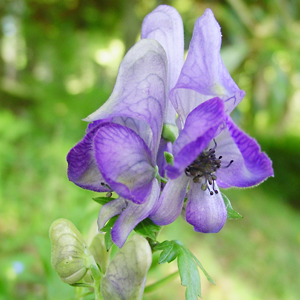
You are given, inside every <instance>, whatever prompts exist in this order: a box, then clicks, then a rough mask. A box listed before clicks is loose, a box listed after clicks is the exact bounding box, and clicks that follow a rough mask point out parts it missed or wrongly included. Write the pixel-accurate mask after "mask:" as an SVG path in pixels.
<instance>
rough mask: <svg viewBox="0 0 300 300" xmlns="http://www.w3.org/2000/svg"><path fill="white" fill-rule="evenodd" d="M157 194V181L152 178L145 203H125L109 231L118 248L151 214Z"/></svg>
mask: <svg viewBox="0 0 300 300" xmlns="http://www.w3.org/2000/svg"><path fill="white" fill-rule="evenodd" d="M159 192H160V187H159V184H158V181H157V179H156V178H154V179H153V180H152V182H151V193H150V194H149V195H148V197H147V199H146V201H145V203H143V204H136V203H133V202H131V201H127V204H128V205H127V207H126V208H125V209H124V210H123V211H122V213H121V214H120V216H119V218H118V219H117V221H116V223H115V225H114V227H113V229H112V231H111V237H112V240H113V242H114V243H115V244H116V245H117V246H118V247H122V246H123V244H124V243H125V241H126V239H127V237H128V235H129V234H130V232H131V231H132V230H133V229H134V227H135V226H136V225H137V224H138V223H140V222H141V221H142V220H144V219H146V218H147V217H148V216H149V214H150V213H151V212H152V210H153V208H154V207H155V205H156V203H157V201H158V197H159Z"/></svg>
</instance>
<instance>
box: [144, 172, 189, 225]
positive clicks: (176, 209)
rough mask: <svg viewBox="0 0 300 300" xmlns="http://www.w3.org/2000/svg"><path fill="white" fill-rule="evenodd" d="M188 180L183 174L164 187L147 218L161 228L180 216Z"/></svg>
mask: <svg viewBox="0 0 300 300" xmlns="http://www.w3.org/2000/svg"><path fill="white" fill-rule="evenodd" d="M189 181H190V180H189V178H188V177H187V176H186V175H185V174H184V173H183V174H181V176H180V177H178V178H177V179H175V180H169V181H168V182H167V184H166V185H165V187H164V189H163V191H162V193H161V195H160V198H159V201H158V203H157V206H156V207H155V209H154V210H153V212H152V213H151V214H150V216H149V218H150V219H151V220H152V221H153V222H154V223H155V224H157V225H160V226H163V225H167V224H170V223H172V222H174V221H175V220H176V219H177V217H178V216H179V215H180V213H181V210H182V206H183V202H184V198H185V195H186V189H187V186H188V183H189Z"/></svg>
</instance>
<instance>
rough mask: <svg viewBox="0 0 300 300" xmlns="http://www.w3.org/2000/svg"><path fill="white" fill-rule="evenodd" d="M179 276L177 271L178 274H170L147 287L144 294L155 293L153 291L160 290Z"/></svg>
mask: <svg viewBox="0 0 300 300" xmlns="http://www.w3.org/2000/svg"><path fill="white" fill-rule="evenodd" d="M178 274H179V271H176V272H174V273H172V274H170V275H169V276H167V277H165V278H163V279H161V280H159V281H157V282H155V283H153V284H151V285H148V286H146V287H145V291H144V293H145V294H146V293H150V292H153V291H155V290H157V289H159V288H160V287H162V286H164V285H165V284H167V283H168V282H170V281H172V280H173V279H174V278H175V277H177V275H178Z"/></svg>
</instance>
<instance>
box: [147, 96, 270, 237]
mask: <svg viewBox="0 0 300 300" xmlns="http://www.w3.org/2000/svg"><path fill="white" fill-rule="evenodd" d="M173 155H174V164H173V166H171V165H168V166H167V167H166V169H167V175H168V177H169V178H170V179H171V180H169V181H168V183H167V184H166V186H165V188H164V190H163V191H162V194H161V197H160V201H161V205H160V207H159V208H158V209H157V211H156V212H155V213H153V216H152V220H153V221H154V222H155V223H156V224H158V225H166V224H169V223H171V222H173V221H174V220H175V219H176V218H177V217H178V215H179V214H180V212H181V210H182V207H183V204H184V199H185V198H186V197H187V203H186V220H187V222H188V223H190V224H192V225H193V226H194V229H195V230H196V231H198V232H204V233H209V232H210V233H215V232H218V231H220V229H221V228H222V227H223V225H224V224H225V222H226V218H227V212H226V207H225V204H224V200H223V198H222V195H221V193H220V191H219V188H218V186H220V187H222V188H229V187H251V186H254V185H257V184H259V183H261V182H262V181H264V180H265V179H266V178H267V177H269V176H273V169H272V162H271V161H270V159H269V158H268V157H267V155H266V154H265V153H262V152H261V151H260V147H259V145H258V144H257V142H256V141H255V140H254V139H252V138H251V137H249V136H248V135H247V134H245V133H244V132H243V131H241V130H240V129H239V128H238V127H237V126H236V125H235V124H234V122H233V121H232V119H231V118H230V117H229V116H228V115H227V114H226V110H225V105H224V102H223V100H221V99H220V98H218V97H216V98H212V99H210V100H208V101H205V102H204V103H202V104H200V105H199V106H197V107H196V108H195V109H193V110H192V111H191V112H190V113H189V114H188V116H187V118H186V121H185V124H184V128H183V129H182V131H181V132H180V134H179V136H178V138H177V139H176V141H175V143H174V144H173ZM187 189H188V193H187V195H186V191H187Z"/></svg>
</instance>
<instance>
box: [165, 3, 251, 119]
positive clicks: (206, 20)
mask: <svg viewBox="0 0 300 300" xmlns="http://www.w3.org/2000/svg"><path fill="white" fill-rule="evenodd" d="M221 36H222V35H221V30H220V26H219V24H218V22H217V21H216V19H215V17H214V15H213V13H212V11H211V10H210V9H206V11H205V12H204V14H203V16H202V17H200V18H199V19H198V20H197V21H196V24H195V28H194V32H193V37H192V40H191V43H190V47H189V52H188V55H187V58H186V61H185V63H184V65H183V68H182V71H181V74H180V76H179V79H178V82H177V83H176V86H175V87H174V89H173V90H172V91H171V94H170V98H171V101H172V103H173V105H174V107H175V109H176V111H177V113H178V115H179V116H180V118H181V121H182V123H184V121H185V118H186V117H187V115H188V113H189V112H190V111H191V110H193V109H194V108H195V107H196V106H198V105H199V104H201V103H202V102H204V101H206V100H207V99H210V98H213V97H219V98H221V99H222V100H223V101H224V103H225V111H226V113H228V114H229V113H230V112H231V111H232V110H233V109H234V108H235V106H236V105H237V104H238V103H239V102H240V101H241V100H242V99H243V97H244V96H245V92H244V91H242V90H240V89H239V88H238V86H237V85H236V84H235V82H234V81H233V80H232V78H231V77H230V74H229V73H228V71H227V69H226V67H225V66H224V63H223V61H222V58H221V56H220V48H221Z"/></svg>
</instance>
